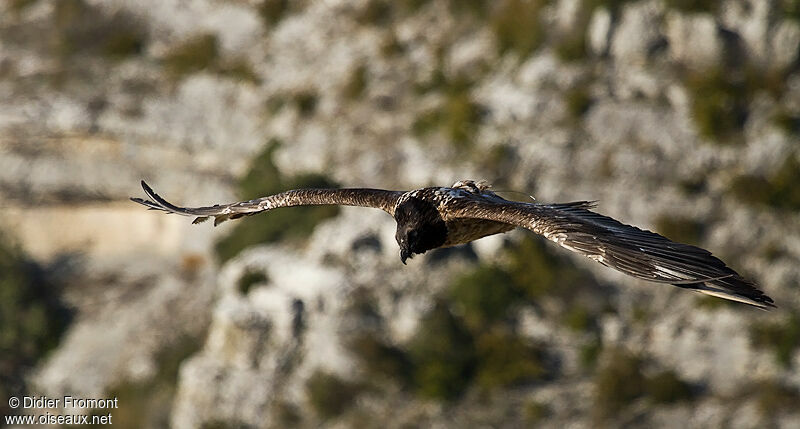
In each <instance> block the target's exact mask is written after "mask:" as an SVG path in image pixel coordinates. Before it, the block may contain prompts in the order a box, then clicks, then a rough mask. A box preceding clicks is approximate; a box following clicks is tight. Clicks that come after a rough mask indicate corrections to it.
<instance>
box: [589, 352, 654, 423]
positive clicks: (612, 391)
mask: <svg viewBox="0 0 800 429" xmlns="http://www.w3.org/2000/svg"><path fill="white" fill-rule="evenodd" d="M606 357H607V359H605V362H604V363H603V365H602V366H601V367H600V368H599V369H598V370H597V372H596V373H595V377H594V388H595V403H594V407H595V413H596V415H597V416H598V417H600V418H607V417H611V416H613V415H615V414H617V413H618V412H620V411H621V410H622V409H623V408H625V407H626V406H627V405H628V404H630V403H631V402H633V401H634V400H636V399H638V398H640V397H641V396H643V395H644V393H645V390H644V386H645V377H644V375H643V374H642V361H641V359H639V358H638V357H636V356H633V355H631V354H629V353H628V352H625V351H623V350H613V351H611V352H610V354H609V355H608V356H606Z"/></svg>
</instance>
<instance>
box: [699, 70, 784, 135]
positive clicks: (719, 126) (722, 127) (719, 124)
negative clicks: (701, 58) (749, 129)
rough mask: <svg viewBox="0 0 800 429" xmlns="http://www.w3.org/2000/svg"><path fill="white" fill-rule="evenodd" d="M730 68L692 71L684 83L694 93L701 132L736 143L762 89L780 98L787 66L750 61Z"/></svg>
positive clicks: (701, 133)
mask: <svg viewBox="0 0 800 429" xmlns="http://www.w3.org/2000/svg"><path fill="white" fill-rule="evenodd" d="M729 61H731V62H734V61H735V62H737V63H736V64H735V66H733V68H732V69H731V68H730V67H729V68H721V67H717V68H712V69H710V70H701V71H689V72H687V73H686V75H685V77H684V83H685V85H686V89H687V91H688V93H689V94H691V95H692V100H691V113H692V117H693V119H694V122H695V125H696V126H697V129H698V131H699V133H700V135H701V136H703V137H705V138H707V139H709V140H712V141H715V142H717V143H737V142H740V141H741V140H742V136H741V132H742V130H743V128H744V125H745V123H746V121H747V118H748V115H749V104H750V102H751V101H752V99H753V97H754V96H755V95H756V94H757V93H760V92H763V93H767V94H769V95H770V96H771V97H773V98H775V99H778V98H780V97H781V96H782V94H783V93H784V92H785V85H786V74H787V71H786V70H781V69H777V68H770V67H768V66H760V65H755V64H752V63H749V62H747V61H746V59H739V58H729Z"/></svg>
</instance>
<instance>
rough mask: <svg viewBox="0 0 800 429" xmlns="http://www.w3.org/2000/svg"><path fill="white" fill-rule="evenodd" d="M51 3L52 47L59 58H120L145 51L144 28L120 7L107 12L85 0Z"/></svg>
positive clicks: (65, 0)
mask: <svg viewBox="0 0 800 429" xmlns="http://www.w3.org/2000/svg"><path fill="white" fill-rule="evenodd" d="M54 6H55V7H54V9H53V29H54V33H53V40H52V46H53V47H54V50H55V54H56V55H57V56H58V57H60V58H61V59H62V60H66V59H68V58H71V57H74V56H83V55H103V56H105V57H107V58H110V59H122V58H126V57H129V56H131V55H138V54H141V53H142V52H143V51H144V47H145V45H146V44H147V30H146V28H145V26H144V25H143V24H142V23H141V22H139V20H138V19H136V18H135V17H134V16H132V15H130V14H128V13H125V12H124V11H122V10H118V11H117V12H115V13H113V14H111V15H106V14H105V13H103V12H102V11H101V10H100V9H98V8H97V7H95V6H93V5H90V4H88V3H87V2H86V1H85V0H59V1H58V2H55V3H54Z"/></svg>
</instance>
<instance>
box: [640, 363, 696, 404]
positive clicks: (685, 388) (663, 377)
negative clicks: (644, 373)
mask: <svg viewBox="0 0 800 429" xmlns="http://www.w3.org/2000/svg"><path fill="white" fill-rule="evenodd" d="M645 391H646V393H647V397H648V398H649V399H650V400H651V401H652V402H655V403H659V404H671V403H674V402H679V401H688V400H689V399H692V397H693V394H692V388H691V386H689V384H688V383H686V382H685V381H683V380H681V379H680V378H679V377H678V375H677V374H675V372H674V371H672V370H668V371H663V372H660V373H658V374H655V375H653V376H650V377H648V378H647V381H646V382H645Z"/></svg>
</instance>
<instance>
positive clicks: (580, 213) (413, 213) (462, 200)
mask: <svg viewBox="0 0 800 429" xmlns="http://www.w3.org/2000/svg"><path fill="white" fill-rule="evenodd" d="M142 188H143V189H144V192H145V194H147V196H148V197H149V199H141V198H131V200H133V201H134V202H137V203H139V204H142V205H144V206H146V207H147V208H148V209H151V210H161V211H164V212H167V213H176V214H180V215H184V216H196V218H195V220H194V222H193V223H200V222H204V221H206V220H208V219H209V218H211V217H213V218H214V225H218V224H219V223H221V222H224V221H226V220H228V219H236V218H239V217H243V216H249V215H253V214H256V213H260V212H263V211H268V210H272V209H276V208H281V207H291V206H302V205H324V204H333V205H349V206H361V207H372V208H379V209H381V210H383V211H385V212H387V213H388V214H390V215H391V216H393V217H394V218H395V220H396V221H397V223H398V227H397V231H398V232H397V241H398V244H399V245H400V246H401V257H402V259H403V262H404V263H405V259H406V258H407V257H411V256H412V255H413V254H414V253H424V252H425V251H427V250H430V249H433V248H437V247H446V246H452V245H456V244H462V243H467V242H470V241H473V240H477V239H479V238H481V237H485V236H487V235H492V234H497V233H502V232H506V231H509V230H511V229H514V228H515V227H522V228H526V229H529V230H531V231H533V232H535V233H537V234H541V235H543V236H544V237H545V238H547V239H549V240H551V241H554V242H555V243H557V244H559V245H560V246H562V247H564V248H566V249H568V250H571V251H573V252H576V253H580V254H582V255H584V256H587V257H589V258H590V259H593V260H594V261H597V262H599V263H601V264H603V265H605V266H607V267H610V268H613V269H615V270H618V271H620V272H623V273H625V274H628V275H630V276H633V277H636V278H639V279H643V280H648V281H652V282H657V283H668V284H673V285H675V286H678V287H681V288H686V289H692V290H695V291H697V292H701V293H705V294H707V295H712V296H716V297H720V298H725V299H729V300H733V301H738V302H743V303H746V304H750V305H753V306H756V307H759V308H764V309H767V308H769V307H775V305H774V304H773V301H772V299H771V298H770V297H768V296H767V295H765V294H764V293H763V292H761V291H760V290H759V289H758V288H757V287H756V286H755V285H754V284H753V283H752V282H750V281H748V280H746V279H744V278H742V277H741V276H740V275H739V274H738V273H737V272H736V271H734V270H732V269H731V268H729V267H728V266H726V265H725V263H724V262H722V261H721V260H720V259H718V258H716V257H714V256H713V255H712V254H711V252H709V251H707V250H705V249H701V248H699V247H695V246H691V245H688V244H682V243H676V242H674V241H671V240H669V239H667V238H666V237H663V236H661V235H659V234H656V233H654V232H650V231H646V230H641V229H639V228H636V227H634V226H631V225H626V224H623V223H622V222H619V221H617V220H615V219H612V218H610V217H608V216H603V215H601V214H598V213H595V212H593V211H591V209H593V208H594V206H595V203H594V202H591V201H577V202H570V203H562V204H539V203H532V202H514V201H508V200H506V199H504V198H501V197H500V196H498V195H497V194H495V193H494V192H492V191H491V190H490V187H489V186H488V185H487V184H486V183H485V182H474V181H471V180H465V181H459V182H456V183H455V184H454V185H453V186H452V187H430V188H420V189H415V190H412V191H407V192H404V191H388V190H382V189H367V188H355V189H295V190H290V191H286V192H282V193H279V194H275V195H270V196H266V197H262V198H257V199H254V200H249V201H241V202H235V203H231V204H222V205H219V204H217V205H213V206H207V207H196V208H187V207H178V206H176V205H173V204H172V203H170V202H168V201H166V200H165V199H163V198H162V197H161V196H159V195H158V194H156V193H155V192H154V191H153V189H152V188H150V186H148V185H147V184H146V183H145V182H144V181H142Z"/></svg>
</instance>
